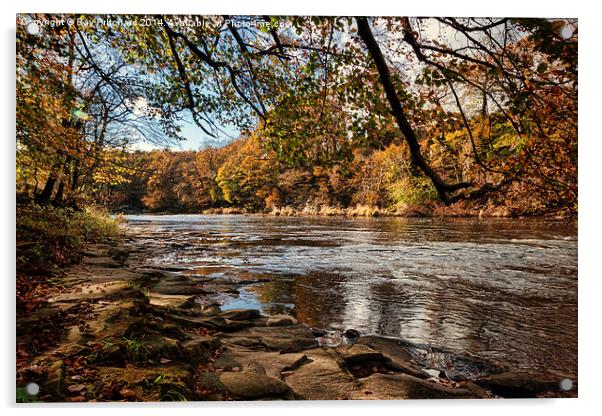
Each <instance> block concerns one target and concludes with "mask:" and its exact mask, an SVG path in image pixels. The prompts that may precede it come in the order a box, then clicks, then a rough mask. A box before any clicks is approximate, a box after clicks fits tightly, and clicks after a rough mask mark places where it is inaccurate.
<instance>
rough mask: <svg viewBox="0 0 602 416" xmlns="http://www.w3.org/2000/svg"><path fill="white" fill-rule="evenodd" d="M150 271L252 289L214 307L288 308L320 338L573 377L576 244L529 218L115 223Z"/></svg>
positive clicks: (571, 235) (178, 218) (148, 219)
mask: <svg viewBox="0 0 602 416" xmlns="http://www.w3.org/2000/svg"><path fill="white" fill-rule="evenodd" d="M126 219H127V222H128V225H129V227H130V228H131V229H132V230H134V231H138V232H139V233H140V235H143V236H144V238H145V239H147V240H148V244H153V245H157V244H163V245H167V246H168V247H169V250H167V251H164V252H162V253H161V254H159V255H157V256H156V257H155V258H153V259H152V260H151V261H152V262H154V263H156V264H158V265H177V266H180V267H185V268H186V269H187V270H185V271H183V273H186V274H188V275H190V276H193V277H194V276H199V277H203V278H204V279H206V278H207V277H210V278H216V279H225V278H226V279H236V280H247V281H251V282H256V283H252V284H248V285H244V286H242V287H241V289H240V294H239V295H227V294H224V295H222V298H220V299H219V300H220V302H221V303H222V308H224V309H229V308H238V307H246V308H257V309H262V310H263V311H264V312H265V313H278V312H283V311H291V310H294V312H295V314H296V316H297V319H299V320H300V321H301V322H303V323H305V324H307V325H310V326H314V327H318V328H330V329H339V330H344V329H347V328H353V329H356V330H358V331H360V332H361V333H362V334H374V335H383V336H389V337H395V338H401V339H404V340H407V341H410V342H413V343H419V344H429V345H433V346H439V347H445V348H447V349H450V350H452V351H456V352H460V353H465V352H468V353H470V354H473V355H476V356H478V357H482V358H485V359H488V360H494V361H497V362H499V363H501V364H503V365H505V366H507V367H509V368H511V369H514V370H526V371H547V372H553V373H558V374H560V375H564V376H569V377H572V378H575V377H576V376H577V234H576V231H575V230H574V229H570V228H566V227H564V226H563V225H562V224H559V223H556V222H550V221H544V220H540V219H496V220H494V219H486V220H478V219H444V220H442V219H406V218H352V219H351V218H349V219H348V218H338V217H337V218H334V217H330V218H328V217H267V216H235V215H233V216H228V215H223V216H208V215H169V216H159V215H134V216H126Z"/></svg>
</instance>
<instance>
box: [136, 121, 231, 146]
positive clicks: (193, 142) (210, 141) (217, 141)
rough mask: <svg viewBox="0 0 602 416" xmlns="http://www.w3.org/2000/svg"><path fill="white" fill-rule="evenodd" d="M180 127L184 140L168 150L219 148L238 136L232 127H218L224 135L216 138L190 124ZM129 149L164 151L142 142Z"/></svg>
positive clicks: (183, 123)
mask: <svg viewBox="0 0 602 416" xmlns="http://www.w3.org/2000/svg"><path fill="white" fill-rule="evenodd" d="M181 127H182V131H181V135H182V136H183V137H185V139H186V140H184V141H182V142H180V143H178V144H177V145H174V146H169V149H170V150H175V151H178V150H199V149H202V148H204V147H207V146H209V145H210V146H212V147H221V146H225V145H226V144H228V143H230V142H231V141H232V140H234V139H236V138H238V137H239V136H240V131H239V130H238V129H237V128H235V127H232V126H220V127H221V128H222V130H224V132H225V134H221V135H220V136H218V137H217V138H213V137H210V136H208V135H207V134H206V133H205V132H204V131H203V130H201V129H200V128H199V127H198V126H196V125H195V124H194V123H192V122H182V123H181ZM130 148H131V149H132V150H143V151H150V150H157V149H164V147H160V146H157V145H155V144H152V143H150V142H147V141H144V140H139V141H137V142H136V143H134V144H133V145H132V146H131V147H130Z"/></svg>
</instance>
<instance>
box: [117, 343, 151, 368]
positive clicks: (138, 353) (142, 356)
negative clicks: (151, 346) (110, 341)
mask: <svg viewBox="0 0 602 416" xmlns="http://www.w3.org/2000/svg"><path fill="white" fill-rule="evenodd" d="M121 346H122V347H123V349H124V353H125V358H126V361H127V362H130V363H139V362H144V361H146V360H147V359H148V358H149V356H150V351H149V350H148V348H146V345H144V342H142V341H141V340H139V339H127V338H123V339H122V340H121Z"/></svg>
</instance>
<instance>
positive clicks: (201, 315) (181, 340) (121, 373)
mask: <svg viewBox="0 0 602 416" xmlns="http://www.w3.org/2000/svg"><path fill="white" fill-rule="evenodd" d="M149 238H150V237H149V236H148V235H136V234H132V233H129V234H128V235H126V236H125V237H124V239H123V240H122V241H119V242H117V241H115V242H113V243H105V244H94V245H90V246H89V247H88V248H87V249H86V250H84V251H82V252H81V255H82V261H81V263H79V264H76V265H72V266H70V267H68V268H66V269H64V271H63V272H59V273H55V276H54V277H53V279H52V280H51V281H52V284H51V285H49V287H50V289H49V291H48V292H47V296H48V298H47V301H46V302H44V303H43V304H41V305H40V306H39V307H37V308H36V309H35V310H32V311H30V312H28V313H26V314H20V315H19V316H18V317H17V342H18V358H17V385H18V387H19V389H18V394H20V396H21V397H22V399H32V397H27V396H26V395H24V387H25V386H26V385H27V384H28V383H31V382H35V383H37V384H38V385H40V386H41V391H40V393H39V394H38V395H37V396H35V399H36V400H42V401H107V400H109V401H117V400H125V401H157V400H259V399H310V400H311V399H332V400H334V399H411V398H487V397H573V396H576V386H573V388H572V389H571V390H570V391H561V390H560V387H559V380H558V376H556V375H551V374H528V373H520V372H514V371H511V369H506V368H503V367H501V366H499V365H496V364H495V363H489V362H485V361H482V360H478V359H476V358H474V357H470V356H462V355H457V354H452V353H449V352H446V351H444V350H440V349H434V348H431V347H429V346H416V345H412V344H410V343H405V342H403V341H401V340H395V339H389V338H381V337H374V336H362V335H361V334H359V333H358V332H357V331H354V330H353V328H348V329H347V331H331V330H328V329H318V328H309V327H307V326H306V325H304V324H303V323H299V322H297V318H296V317H295V316H294V314H278V315H272V316H265V315H262V314H261V313H260V311H258V310H254V309H230V310H225V311H224V310H222V308H221V307H220V305H219V304H218V303H217V302H216V301H215V299H216V298H217V297H218V296H219V295H220V294H224V293H230V294H233V293H237V292H238V291H240V290H241V289H242V288H243V286H244V285H247V284H249V281H236V280H233V279H225V278H221V279H220V278H209V277H205V278H202V277H196V278H191V277H189V276H186V275H185V274H183V273H181V271H182V270H181V269H179V268H178V267H177V266H174V265H171V266H165V267H157V266H156V265H152V264H151V263H149V261H148V260H149V259H150V258H152V257H153V256H155V255H157V254H158V253H160V252H163V250H164V245H165V243H164V242H162V241H151V240H149ZM437 354H440V355H441V356H444V357H445V361H446V362H447V365H446V367H445V368H443V367H440V368H435V367H436V366H432V365H428V364H429V363H432V361H429V360H428V359H427V357H428V356H429V355H431V356H432V355H437Z"/></svg>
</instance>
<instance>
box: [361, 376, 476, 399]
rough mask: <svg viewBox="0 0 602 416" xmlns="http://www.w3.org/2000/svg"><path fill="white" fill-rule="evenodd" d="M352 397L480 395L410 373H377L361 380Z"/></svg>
mask: <svg viewBox="0 0 602 416" xmlns="http://www.w3.org/2000/svg"><path fill="white" fill-rule="evenodd" d="M351 398H352V399H360V400H361V399H368V400H401V399H475V398H478V396H477V395H476V394H475V393H474V392H472V391H470V390H469V389H466V388H452V387H446V386H442V385H439V384H436V383H434V382H430V381H427V380H424V379H421V378H418V377H414V376H411V375H409V374H380V373H375V374H372V375H370V376H369V377H366V378H365V379H362V380H361V388H360V389H358V390H357V391H356V392H355V393H354V395H353V397H351Z"/></svg>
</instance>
